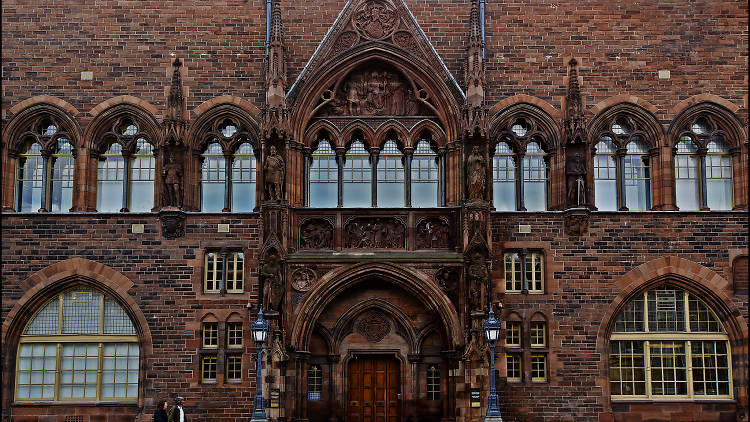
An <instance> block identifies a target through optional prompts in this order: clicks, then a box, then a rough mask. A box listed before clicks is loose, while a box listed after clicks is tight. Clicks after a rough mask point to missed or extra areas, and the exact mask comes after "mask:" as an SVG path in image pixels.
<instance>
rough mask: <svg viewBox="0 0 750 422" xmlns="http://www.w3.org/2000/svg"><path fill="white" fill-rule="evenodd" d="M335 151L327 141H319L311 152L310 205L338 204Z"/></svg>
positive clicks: (337, 170) (337, 169)
mask: <svg viewBox="0 0 750 422" xmlns="http://www.w3.org/2000/svg"><path fill="white" fill-rule="evenodd" d="M338 174H339V168H338V163H337V162H336V153H335V152H334V151H333V149H332V148H331V144H329V143H328V141H320V142H319V143H318V148H317V149H315V151H313V153H312V161H311V163H310V177H309V184H310V185H309V188H308V192H309V195H310V206H311V207H322V208H324V207H335V206H336V205H337V204H338V180H339V179H338V177H339V176H338Z"/></svg>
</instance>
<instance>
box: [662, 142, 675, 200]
mask: <svg viewBox="0 0 750 422" xmlns="http://www.w3.org/2000/svg"><path fill="white" fill-rule="evenodd" d="M660 163H661V174H660V176H661V183H659V184H660V185H661V187H662V194H661V195H660V198H661V201H662V205H661V208H660V209H661V210H664V211H676V210H677V204H676V198H677V184H676V179H675V177H676V173H675V168H674V167H675V155H674V154H673V148H671V147H669V146H667V145H665V146H664V149H663V150H662V153H661V157H660Z"/></svg>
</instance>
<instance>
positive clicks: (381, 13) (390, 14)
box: [352, 0, 399, 40]
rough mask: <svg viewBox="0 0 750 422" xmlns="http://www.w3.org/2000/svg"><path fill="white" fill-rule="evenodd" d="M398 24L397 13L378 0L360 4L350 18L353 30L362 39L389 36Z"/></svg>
mask: <svg viewBox="0 0 750 422" xmlns="http://www.w3.org/2000/svg"><path fill="white" fill-rule="evenodd" d="M398 23H399V17H398V13H397V12H396V11H395V10H394V9H393V7H392V6H391V5H389V4H387V3H386V2H383V1H379V0H370V1H367V2H364V3H362V5H360V6H359V8H358V9H357V10H356V11H355V12H354V16H353V17H352V25H353V26H354V28H355V29H357V31H359V33H360V34H361V35H362V36H363V37H365V38H369V39H375V40H380V39H383V38H385V37H387V36H389V35H391V33H392V32H393V31H394V30H395V29H396V28H398Z"/></svg>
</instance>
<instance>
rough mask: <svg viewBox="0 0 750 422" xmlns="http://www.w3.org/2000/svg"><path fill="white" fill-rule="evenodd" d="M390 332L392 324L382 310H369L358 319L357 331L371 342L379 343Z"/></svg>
mask: <svg viewBox="0 0 750 422" xmlns="http://www.w3.org/2000/svg"><path fill="white" fill-rule="evenodd" d="M390 332H391V324H390V322H389V321H388V318H387V317H386V316H385V315H383V313H382V312H379V311H372V312H369V313H367V314H366V315H364V316H363V317H362V318H360V319H359V321H357V333H359V334H360V335H362V337H364V338H366V339H367V341H369V342H370V343H378V342H379V341H381V340H383V339H384V338H385V336H387V335H388V333H390Z"/></svg>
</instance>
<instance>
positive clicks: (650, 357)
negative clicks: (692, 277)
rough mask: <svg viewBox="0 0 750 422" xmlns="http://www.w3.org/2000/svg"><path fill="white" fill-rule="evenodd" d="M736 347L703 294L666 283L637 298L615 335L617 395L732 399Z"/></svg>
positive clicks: (612, 362)
mask: <svg viewBox="0 0 750 422" xmlns="http://www.w3.org/2000/svg"><path fill="white" fill-rule="evenodd" d="M731 358H732V356H731V347H730V343H729V338H728V336H727V334H726V331H725V330H724V327H723V326H722V324H721V322H720V321H719V319H718V318H717V317H716V315H715V314H714V312H713V311H712V310H711V309H710V307H709V306H708V305H706V304H705V303H704V302H703V301H702V300H701V299H700V298H699V297H696V296H695V295H694V294H692V293H688V292H686V291H685V290H682V289H680V288H678V287H675V286H672V285H669V284H665V285H662V286H660V287H657V288H655V289H652V290H649V291H646V292H644V293H642V294H639V295H638V296H636V297H635V298H633V299H632V300H631V301H630V302H629V303H628V304H627V305H626V306H625V308H624V309H623V310H622V311H621V312H620V314H619V315H618V316H617V318H616V320H615V326H614V331H613V333H612V334H611V337H610V349H609V380H610V391H611V394H612V399H613V400H617V399H628V400H629V399H633V398H648V399H657V400H670V399H682V400H685V399H688V400H705V399H731V398H732V374H731V372H732V371H731V368H732V365H731Z"/></svg>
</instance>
